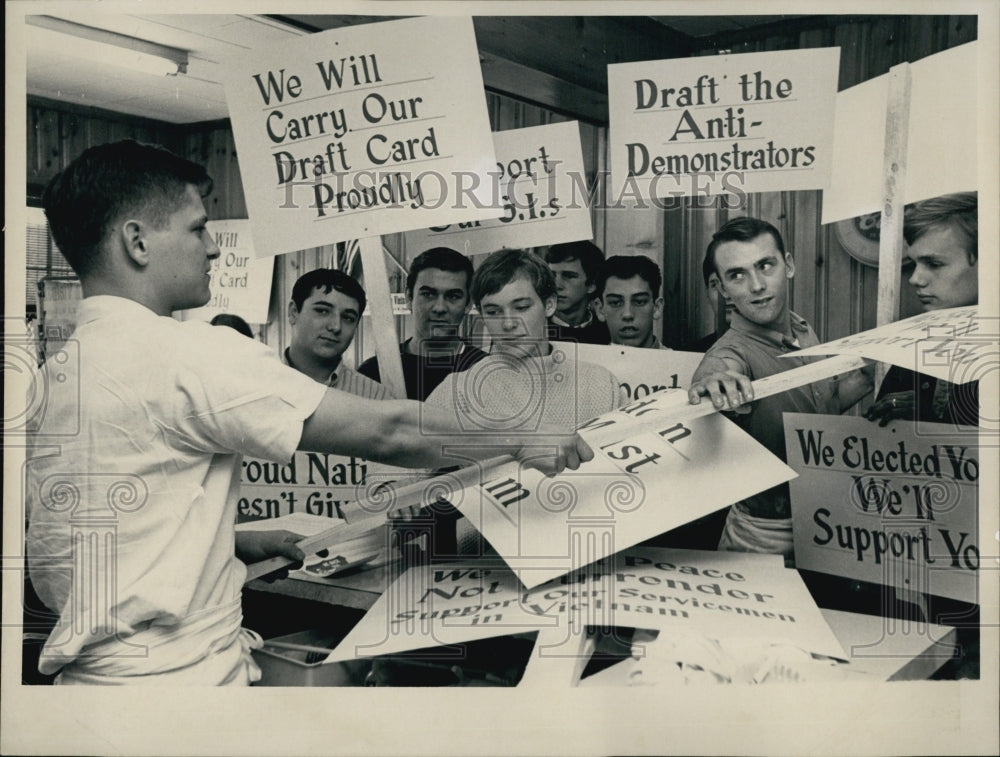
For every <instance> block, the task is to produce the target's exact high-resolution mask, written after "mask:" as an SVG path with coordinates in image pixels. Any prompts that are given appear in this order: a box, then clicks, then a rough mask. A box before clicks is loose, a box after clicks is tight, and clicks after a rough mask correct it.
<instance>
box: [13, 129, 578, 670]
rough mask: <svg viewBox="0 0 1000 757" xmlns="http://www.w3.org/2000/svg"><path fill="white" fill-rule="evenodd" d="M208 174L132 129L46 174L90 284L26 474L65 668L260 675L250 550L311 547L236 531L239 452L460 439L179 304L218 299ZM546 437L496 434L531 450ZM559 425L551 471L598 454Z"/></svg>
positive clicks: (356, 451)
mask: <svg viewBox="0 0 1000 757" xmlns="http://www.w3.org/2000/svg"><path fill="white" fill-rule="evenodd" d="M210 188H211V179H210V178H209V177H208V175H207V173H206V172H205V169H204V167H202V166H200V165H197V164H195V163H191V162H190V161H187V160H184V159H182V158H179V157H177V156H175V155H173V154H172V153H170V152H168V151H166V150H164V149H162V148H159V147H154V146H149V145H142V144H139V143H136V142H133V141H124V142H118V143H114V144H107V145H102V146H100V147H94V148H91V149H89V150H86V151H85V152H84V153H83V154H82V155H81V156H80V157H79V158H77V159H76V160H74V161H73V162H72V163H71V164H70V165H69V166H68V167H67V168H66V169H65V170H64V171H62V172H61V173H60V174H59V175H58V176H56V177H55V178H54V179H53V180H52V182H51V183H50V184H49V186H48V187H47V188H46V191H45V196H44V205H45V213H46V216H47V218H48V221H49V224H50V227H51V229H52V234H53V236H54V237H55V240H56V243H57V244H58V246H59V249H60V251H61V252H62V253H63V254H64V255H65V257H66V259H67V260H68V261H69V263H70V265H71V266H73V269H74V270H75V271H76V273H77V275H78V276H79V277H80V281H81V285H82V288H83V295H84V298H83V301H82V302H81V303H80V306H79V314H78V319H77V327H76V331H75V332H74V334H73V337H72V339H73V341H74V342H75V347H76V349H75V350H74V352H75V354H77V355H78V360H75V361H74V360H71V359H60V358H59V357H58V356H56V357H55V358H54V359H53V360H50V361H48V362H47V363H46V364H45V366H44V368H43V371H44V378H45V379H46V380H45V381H44V382H43V386H45V387H46V389H47V394H46V397H45V399H46V405H45V412H44V415H43V417H42V418H41V419H40V420H38V421H37V422H36V424H35V425H36V428H37V432H36V434H37V435H36V438H35V439H34V441H33V443H34V445H35V447H36V449H38V450H39V451H40V452H41V454H38V455H36V456H34V457H33V458H32V459H31V460H29V463H28V471H27V478H26V486H27V492H26V499H27V507H28V520H29V526H28V535H27V554H28V559H29V568H30V571H31V580H32V582H33V583H34V586H35V589H36V590H37V591H38V595H39V596H40V597H41V599H42V601H43V602H44V603H45V604H46V606H48V607H49V608H50V609H51V610H53V611H54V612H55V613H57V614H58V615H59V618H58V621H57V623H56V625H55V628H54V630H53V631H52V633H51V634H50V636H49V638H48V640H47V641H46V644H45V647H44V648H43V650H42V653H41V657H40V662H39V669H40V670H41V672H43V673H46V674H52V673H56V672H57V671H58V672H59V676H58V678H57V679H56V680H57V682H58V683H103V684H125V683H150V684H201V685H212V684H230V685H246V684H248V683H249V682H251V681H253V680H256V679H257V678H258V677H259V675H260V672H259V669H258V668H257V667H256V665H255V664H254V663H253V660H252V658H251V656H250V654H249V649H250V647H251V641H250V639H249V637H248V636H247V634H244V633H243V632H241V629H240V625H241V618H242V613H241V610H240V594H241V587H242V584H243V581H244V579H245V576H246V568H245V566H244V564H243V562H241V561H240V559H238V558H237V556H236V555H237V554H239V555H240V556H241V557H242V558H243V559H245V560H248V561H256V560H260V559H263V558H265V557H267V556H269V555H274V554H284V555H286V556H288V557H291V558H292V559H296V560H301V559H302V558H303V557H304V555H303V554H302V553H301V551H300V550H299V549H298V548H297V547H296V546H295V541H296V539H297V537H296V536H295V535H294V534H290V533H288V532H283V533H277V534H276V533H275V532H266V531H258V532H247V533H241V534H239V535H237V534H236V532H235V522H236V503H237V495H238V493H239V476H240V459H241V455H242V454H244V453H245V454H248V455H253V456H255V457H263V458H266V459H271V460H275V461H282V462H285V461H288V460H289V459H290V458H291V456H292V453H293V452H294V451H295V449H296V448H298V449H302V450H310V451H317V452H330V453H334V454H340V455H358V456H361V457H365V458H368V459H373V460H380V461H385V462H388V463H392V464H397V465H409V466H419V467H428V466H440V465H448V464H450V463H452V462H457V461H455V460H454V459H449V458H447V457H446V456H445V454H444V450H445V449H447V448H448V446H449V445H455V446H458V447H464V445H463V444H462V442H463V439H462V436H461V435H460V434H459V433H458V431H459V429H458V427H457V425H456V424H455V423H454V422H452V421H451V420H450V419H449V418H448V417H447V416H446V415H445V414H442V413H438V412H435V411H434V409H433V408H421V407H420V405H418V404H417V403H414V402H405V401H400V400H388V401H384V402H375V401H372V400H366V399H363V398H360V397H354V396H351V395H348V394H346V393H344V392H341V391H338V390H335V389H328V388H327V387H326V386H324V385H322V384H320V383H318V382H316V381H313V380H312V379H310V378H309V377H307V376H304V375H302V374H301V373H299V372H298V371H295V370H292V369H290V368H288V367H287V366H284V365H282V364H281V362H280V361H279V360H277V359H276V357H275V356H274V354H273V352H271V350H269V349H268V348H267V347H266V346H265V345H263V344H261V343H259V342H257V341H255V340H252V339H245V338H244V337H242V336H240V335H238V334H236V333H235V332H234V331H232V330H231V329H219V328H215V327H213V326H210V325H209V324H207V323H200V322H194V321H187V322H180V321H177V320H175V319H173V318H172V317H171V313H172V312H174V311H176V310H182V309H186V308H195V307H200V306H202V305H204V304H205V303H207V302H208V300H209V299H210V292H209V281H210V277H209V272H210V270H211V267H212V261H213V260H214V259H215V258H217V257H218V256H219V248H218V247H217V246H216V245H215V242H214V241H213V239H212V236H211V234H209V233H208V231H207V230H206V222H207V220H208V216H207V214H206V212H205V206H204V204H203V202H202V198H203V197H204V196H205V195H207V194H208V192H209V191H210ZM66 354H68V353H66ZM536 441H541V439H540V437H535V436H532V437H524V436H518V435H509V436H505V437H503V438H502V439H498V440H496V444H497V446H498V447H502V448H504V451H509V452H510V453H512V454H514V455H515V456H517V457H518V458H519V459H524V458H525V457H532V458H534V456H535V455H536V454H537V452H538V447H537V443H536ZM547 441H548V443H549V444H550V445H555V455H554V456H553V455H551V454H550V455H548V456H547V457H546V458H544V460H543V462H544V463H545V464H546V467H547V470H548V471H557V470H560V469H562V468H563V467H567V466H568V467H571V468H572V467H575V466H577V465H578V464H579V461H580V459H581V457H583V458H585V459H589V457H591V456H592V454H593V453H592V452H591V451H590V450H589V448H588V447H586V445H585V444H584V443H583V442H582V440H579V439H578V437H576V436H575V435H573V436H568V435H562V436H558V437H555V438H553V437H549V439H548V440H547ZM533 443H536V446H535V447H534V449H533V450H530V445H532V444H533ZM551 449H552V447H549V450H551ZM463 452H464V453H466V454H469V453H471V454H472V455H473V456H476V455H482V456H489V455H493V454H497V453H498V450H497V449H494V450H492V451H490V450H486V449H483V448H482V447H477V448H475V449H472V450H468V449H464V450H463Z"/></svg>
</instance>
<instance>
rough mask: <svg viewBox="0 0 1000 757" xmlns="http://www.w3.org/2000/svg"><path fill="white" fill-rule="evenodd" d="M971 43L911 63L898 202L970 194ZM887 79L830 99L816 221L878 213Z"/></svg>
mask: <svg viewBox="0 0 1000 757" xmlns="http://www.w3.org/2000/svg"><path fill="white" fill-rule="evenodd" d="M977 69H978V59H977V43H976V42H969V43H967V44H965V45H959V46H958V47H953V48H951V49H950V50H945V51H943V52H940V53H937V54H935V55H929V56H928V57H926V58H922V59H920V60H918V61H915V62H914V63H912V64H910V76H911V82H912V84H911V91H910V116H909V128H908V137H907V151H906V156H907V157H906V185H905V186H904V187H903V192H904V195H903V197H904V202H908V203H909V202H917V201H918V200H925V199H927V198H929V197H937V196H938V195H942V194H948V193H950V192H964V191H969V190H974V189H975V188H976V187H977V186H978V185H979V184H978V179H977V172H978V170H979V161H978V160H977V158H976V155H977V142H976V121H977V120H978V111H977V97H976V89H977ZM888 91H889V75H888V74H884V75H882V76H878V77H876V78H874V79H869V80H868V81H866V82H863V83H861V84H858V85H857V86H855V87H851V88H850V89H845V90H844V91H843V92H841V93H839V94H838V95H837V112H836V117H835V119H834V124H835V127H834V139H833V169H832V171H831V174H830V185H829V187H828V188H827V189H826V190H825V191H824V192H823V223H833V222H834V221H840V220H843V219H845V218H854V217H856V216H861V215H865V214H867V213H877V212H879V211H880V210H881V209H882V203H883V201H884V193H885V177H884V176H883V175H882V163H883V160H882V156H883V152H884V149H885V145H884V140H885V118H886V101H887V99H888Z"/></svg>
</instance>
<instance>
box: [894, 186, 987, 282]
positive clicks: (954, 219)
mask: <svg viewBox="0 0 1000 757" xmlns="http://www.w3.org/2000/svg"><path fill="white" fill-rule="evenodd" d="M941 227H951V228H953V229H954V230H955V231H957V232H958V233H959V234H960V235H961V236H962V237H963V238H964V239H965V252H966V254H967V255H968V256H969V264H970V265H971V264H973V263H975V262H976V260H977V259H978V257H979V196H978V194H977V193H976V192H959V193H957V194H950V195H941V196H940V197H932V198H931V199H929V200H923V201H921V202H917V203H914V204H913V205H907V206H906V214H905V215H904V216H903V237H904V238H905V239H906V243H907V244H913V243H914V242H916V241H917V240H918V239H920V237H922V236H923V235H924V234H926V233H927V232H929V231H932V230H933V229H936V228H941Z"/></svg>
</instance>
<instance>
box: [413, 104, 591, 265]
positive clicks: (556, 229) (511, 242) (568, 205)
mask: <svg viewBox="0 0 1000 757" xmlns="http://www.w3.org/2000/svg"><path fill="white" fill-rule="evenodd" d="M493 145H494V147H495V148H496V155H497V162H496V166H495V167H494V168H493V170H491V171H490V173H489V174H488V175H487V176H485V177H482V181H484V182H487V183H489V184H491V185H492V186H494V187H495V198H499V200H498V201H497V200H495V201H494V203H493V207H496V208H500V212H498V213H497V214H496V217H494V218H492V219H487V220H482V221H471V222H467V223H457V224H448V225H444V226H434V227H432V228H429V229H421V230H418V231H412V232H409V233H407V235H406V245H407V248H408V249H410V250H413V251H415V252H420V251H423V250H427V249H430V248H431V247H441V246H444V247H451V248H452V249H455V250H458V251H459V252H462V253H464V254H465V255H477V254H482V253H489V252H493V251H494V250H500V249H505V248H525V247H539V246H541V245H547V244H555V243H557V242H574V241H576V240H579V239H590V238H592V237H593V230H592V229H591V225H590V209H589V207H588V206H587V183H586V177H585V174H584V170H583V155H582V153H581V152H580V127H579V124H577V122H576V121H566V122H562V123H555V124H547V125H545V126H531V127H528V128H526V129H511V130H510V131H501V132H497V133H495V134H493Z"/></svg>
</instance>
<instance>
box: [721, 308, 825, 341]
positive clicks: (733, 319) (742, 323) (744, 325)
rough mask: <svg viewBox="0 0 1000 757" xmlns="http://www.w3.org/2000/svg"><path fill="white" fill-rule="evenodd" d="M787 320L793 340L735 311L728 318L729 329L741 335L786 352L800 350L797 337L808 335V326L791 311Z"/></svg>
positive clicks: (804, 320)
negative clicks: (755, 338) (751, 337)
mask: <svg viewBox="0 0 1000 757" xmlns="http://www.w3.org/2000/svg"><path fill="white" fill-rule="evenodd" d="M788 319H789V321H790V322H791V326H792V333H793V334H794V335H795V337H794V338H789V337H788V336H786V335H785V334H782V333H781V332H780V331H775V330H773V329H768V328H765V327H763V326H760V325H758V324H756V323H754V322H753V321H750V320H747V319H746V318H744V317H743V316H742V315H740V313H739V312H737V311H735V310H734V311H733V312H732V314H731V315H730V316H729V328H731V329H734V330H735V331H739V332H740V333H743V334H748V335H750V336H755V337H757V338H758V339H760V340H761V341H764V342H767V343H768V344H772V345H774V346H775V347H781V348H783V349H787V350H798V349H801V345H800V344H799V343H798V342H799V335H800V334H801V335H803V336H805V335H806V334H808V333H809V324H808V323H807V322H806V319H805V318H803V317H802V316H800V315H797V314H796V313H793V312H791V311H789V313H788Z"/></svg>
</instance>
